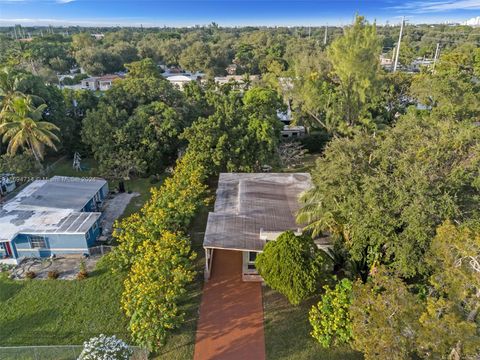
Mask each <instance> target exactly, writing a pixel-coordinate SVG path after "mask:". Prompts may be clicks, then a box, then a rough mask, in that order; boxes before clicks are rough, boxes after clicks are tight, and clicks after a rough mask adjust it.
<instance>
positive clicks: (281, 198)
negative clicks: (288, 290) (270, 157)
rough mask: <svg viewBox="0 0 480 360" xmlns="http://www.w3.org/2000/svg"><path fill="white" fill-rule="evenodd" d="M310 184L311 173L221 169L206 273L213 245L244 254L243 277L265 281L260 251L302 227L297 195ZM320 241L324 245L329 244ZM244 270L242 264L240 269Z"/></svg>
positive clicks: (209, 230)
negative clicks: (257, 265) (259, 262)
mask: <svg viewBox="0 0 480 360" xmlns="http://www.w3.org/2000/svg"><path fill="white" fill-rule="evenodd" d="M311 186H312V183H311V177H310V174H308V173H290V174H289V173H256V174H255V173H222V174H220V178H219V182H218V189H217V196H216V201H215V209H214V212H210V213H209V214H208V222H207V228H206V230H205V237H204V241H203V247H204V249H205V253H206V264H205V277H206V279H207V280H208V279H209V277H210V274H211V272H212V271H222V270H221V269H212V264H213V257H214V256H215V250H219V249H220V250H230V251H240V252H241V253H242V257H243V261H242V279H243V280H244V281H262V278H261V276H260V275H259V274H258V272H257V270H256V268H255V259H256V257H257V254H258V253H260V252H262V251H263V248H264V246H265V244H266V243H267V242H268V241H274V240H276V239H277V237H278V236H279V235H280V234H281V233H283V232H284V231H287V230H293V231H294V232H296V233H300V232H301V228H302V226H301V225H299V224H297V222H296V220H295V213H296V211H297V210H298V209H299V207H300V205H299V201H298V200H299V197H300V196H301V194H302V193H303V192H305V191H306V190H308V189H309V188H310V187H311ZM325 244H326V243H325V242H324V241H323V240H320V243H319V242H317V246H319V247H320V248H321V247H323V246H325V247H328V246H329V245H328V244H327V245H325ZM239 270H240V269H239Z"/></svg>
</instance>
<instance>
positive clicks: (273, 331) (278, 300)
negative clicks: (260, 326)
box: [263, 287, 362, 360]
mask: <svg viewBox="0 0 480 360" xmlns="http://www.w3.org/2000/svg"><path fill="white" fill-rule="evenodd" d="M313 303H315V301H314V300H311V301H307V302H306V303H305V304H302V305H300V306H292V305H290V304H289V303H288V301H287V300H286V299H285V298H284V297H283V296H282V295H280V294H279V293H278V292H276V291H273V290H271V289H270V288H268V287H264V291H263V306H264V311H265V313H264V317H265V345H266V349H267V359H270V360H280V359H283V360H287V359H288V360H290V359H291V360H313V359H322V360H361V359H362V355H361V354H358V353H356V352H354V351H352V350H349V349H336V350H331V349H324V348H322V347H321V346H320V344H318V343H317V342H315V340H314V339H313V338H312V337H311V336H310V331H311V327H310V323H309V322H308V311H309V309H310V307H311V305H312V304H313Z"/></svg>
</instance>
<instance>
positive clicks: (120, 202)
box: [102, 192, 140, 236]
mask: <svg viewBox="0 0 480 360" xmlns="http://www.w3.org/2000/svg"><path fill="white" fill-rule="evenodd" d="M137 196H140V194H139V193H136V192H134V193H131V194H129V193H118V194H114V195H112V197H111V198H109V199H107V200H106V201H105V205H104V208H103V219H102V229H103V234H102V235H105V236H109V235H110V234H111V233H112V228H113V223H114V222H115V220H117V219H118V218H119V217H120V216H122V214H123V212H124V211H125V208H126V207H127V205H128V204H129V203H130V201H131V200H132V199H133V198H134V197H137Z"/></svg>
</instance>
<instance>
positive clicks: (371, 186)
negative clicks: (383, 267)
mask: <svg viewBox="0 0 480 360" xmlns="http://www.w3.org/2000/svg"><path fill="white" fill-rule="evenodd" d="M479 138H480V128H479V127H475V126H472V125H470V124H465V123H459V122H456V121H454V120H447V119H444V120H443V121H442V122H439V121H437V120H436V119H434V118H432V117H430V116H426V115H424V116H422V115H420V114H418V113H416V112H414V111H411V112H410V113H409V114H407V115H405V116H404V117H402V118H401V119H399V120H398V122H397V124H396V126H395V127H394V128H391V129H388V130H386V131H385V132H384V133H383V134H381V135H377V136H373V135H367V134H359V135H357V136H355V137H353V138H352V139H335V140H333V141H331V143H330V144H329V146H328V147H327V149H326V150H325V155H324V156H323V157H322V158H321V159H320V160H319V161H318V162H317V168H316V170H315V171H314V172H313V180H314V184H315V186H314V187H313V188H312V190H310V191H309V192H308V193H307V194H306V195H305V196H304V198H303V201H304V206H303V208H302V210H301V211H300V214H299V217H298V220H299V222H300V223H306V224H308V225H307V229H308V230H310V231H312V232H313V233H314V234H318V233H321V232H322V231H328V232H330V233H332V234H334V235H336V236H338V237H339V238H340V239H342V240H341V242H342V244H343V247H344V248H345V249H347V250H348V252H349V254H350V256H351V258H352V259H353V260H356V261H359V260H362V259H366V260H367V264H368V266H369V267H372V266H375V264H377V263H379V262H380V263H384V264H387V265H388V266H390V267H391V268H394V269H395V270H396V271H398V273H399V274H401V275H402V276H405V277H412V276H415V275H418V274H419V273H420V274H426V273H427V272H428V266H427V265H426V262H425V258H424V256H425V254H426V252H427V251H428V249H429V247H430V243H431V241H432V239H433V237H434V235H435V228H436V227H437V226H438V225H439V224H440V223H441V222H442V221H443V220H445V219H447V218H455V219H469V218H475V217H477V216H478V215H479V213H478V207H479V205H480V202H479V201H480V198H479V197H478V196H477V195H475V194H477V192H478V189H479V187H480V184H479V182H478V168H479V165H480V151H479V149H480V144H479V141H478V139H479Z"/></svg>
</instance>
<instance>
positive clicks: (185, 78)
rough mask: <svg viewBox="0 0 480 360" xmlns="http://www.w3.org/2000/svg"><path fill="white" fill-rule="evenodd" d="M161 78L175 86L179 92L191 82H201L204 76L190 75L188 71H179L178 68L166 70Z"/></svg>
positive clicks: (199, 74)
mask: <svg viewBox="0 0 480 360" xmlns="http://www.w3.org/2000/svg"><path fill="white" fill-rule="evenodd" d="M162 76H163V77H164V78H166V79H167V80H168V81H169V82H170V83H171V84H172V85H174V86H176V87H177V88H179V89H180V90H183V87H184V86H185V85H186V84H188V83H189V82H191V81H201V80H202V79H203V78H204V77H205V74H204V73H201V72H195V73H191V72H188V71H181V69H178V68H170V69H167V70H166V71H165V72H164V73H162Z"/></svg>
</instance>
